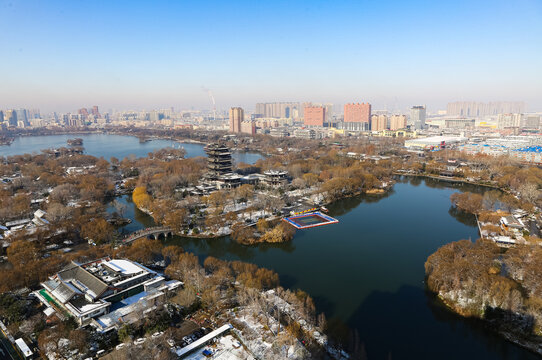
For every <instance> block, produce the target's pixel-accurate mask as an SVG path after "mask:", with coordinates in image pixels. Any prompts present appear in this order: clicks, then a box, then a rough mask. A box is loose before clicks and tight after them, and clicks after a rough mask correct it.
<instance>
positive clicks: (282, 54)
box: [0, 0, 542, 112]
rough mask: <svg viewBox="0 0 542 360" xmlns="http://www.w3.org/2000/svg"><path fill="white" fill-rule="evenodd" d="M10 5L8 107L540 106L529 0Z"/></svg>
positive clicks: (1, 91) (537, 9)
mask: <svg viewBox="0 0 542 360" xmlns="http://www.w3.org/2000/svg"><path fill="white" fill-rule="evenodd" d="M0 6H1V8H2V11H3V13H4V14H5V16H4V21H3V22H2V23H1V24H0V32H1V33H2V34H5V35H7V36H5V37H3V38H0V44H1V45H2V48H3V49H5V50H8V51H5V52H3V56H2V58H1V60H0V63H1V64H2V66H1V67H0V68H1V69H2V76H1V78H2V83H1V84H0V99H2V100H1V101H2V103H1V104H0V107H2V108H28V107H39V108H40V109H42V111H44V112H47V111H52V110H56V111H68V110H71V109H77V108H79V107H81V104H89V103H91V104H92V103H94V104H100V106H101V107H102V108H104V109H109V108H116V109H145V108H146V109H148V108H162V107H170V106H175V107H176V108H186V109H189V108H198V109H212V108H213V105H212V102H211V99H210V97H209V90H210V91H211V92H212V95H214V99H216V107H217V109H220V110H227V109H229V107H231V106H242V107H243V108H246V109H249V110H250V109H253V106H254V104H255V103H257V102H272V101H295V102H306V101H313V102H319V103H326V102H331V103H334V104H346V103H350V102H358V101H365V102H369V103H371V104H373V106H374V108H378V109H388V110H390V111H396V110H404V109H407V108H409V107H410V106H412V105H414V104H419V103H423V104H427V106H428V109H429V111H435V110H437V109H445V108H446V104H447V103H448V102H454V101H477V102H492V101H525V102H526V104H527V108H526V110H527V111H540V110H542V98H541V96H540V95H539V94H540V93H542V81H540V79H542V69H540V66H538V61H537V59H538V58H540V55H542V50H541V49H540V48H538V47H533V46H532V45H533V44H536V43H537V41H538V40H537V39H539V38H540V36H541V35H542V25H541V24H540V22H539V21H538V19H539V18H540V16H541V15H542V5H541V3H540V2H537V1H532V0H525V1H517V2H513V3H508V2H504V1H498V2H489V1H480V2H476V3H470V2H466V1H460V2H439V3H434V2H424V1H411V2H408V3H405V2H398V1H397V2H395V1H387V2H379V3H366V2H359V3H358V2H355V3H354V2H339V3H333V4H329V3H325V2H299V3H295V4H290V3H286V2H273V3H266V4H254V3H251V2H245V1H236V2H228V3H220V2H204V3H197V4H166V3H162V4H158V5H157V4H150V3H149V4H145V3H132V2H130V3H127V2H116V3H114V4H111V3H105V2H96V3H92V4H88V3H61V2H48V3H40V2H9V3H6V2H4V3H2V4H1V5H0ZM285 15H287V16H285ZM232 16H235V17H236V18H240V19H242V21H240V22H237V23H234V24H232V23H231V21H229V19H230V18H231V17H232ZM224 54H235V56H224ZM527 55H528V56H527Z"/></svg>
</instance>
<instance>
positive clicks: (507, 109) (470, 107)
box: [446, 101, 525, 117]
mask: <svg viewBox="0 0 542 360" xmlns="http://www.w3.org/2000/svg"><path fill="white" fill-rule="evenodd" d="M524 111H525V103H524V102H522V101H497V102H490V103H482V102H474V101H457V102H452V103H448V106H447V107H446V115H448V116H460V117H485V116H495V115H498V114H513V113H523V112H524Z"/></svg>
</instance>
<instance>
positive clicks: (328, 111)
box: [323, 103, 333, 123]
mask: <svg viewBox="0 0 542 360" xmlns="http://www.w3.org/2000/svg"><path fill="white" fill-rule="evenodd" d="M323 106H324V108H325V109H326V118H325V120H324V121H325V122H327V123H330V122H331V119H332V116H333V104H330V103H327V104H324V105H323Z"/></svg>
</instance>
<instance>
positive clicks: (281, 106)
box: [254, 102, 301, 119]
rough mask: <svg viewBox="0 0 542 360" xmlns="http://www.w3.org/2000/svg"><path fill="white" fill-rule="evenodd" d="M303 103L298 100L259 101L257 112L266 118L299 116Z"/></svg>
mask: <svg viewBox="0 0 542 360" xmlns="http://www.w3.org/2000/svg"><path fill="white" fill-rule="evenodd" d="M300 110H301V105H300V104H299V103H298V102H274V103H257V104H256V109H255V111H254V113H255V114H257V115H259V117H264V118H287V119H291V118H297V117H298V116H300V112H301V111H300Z"/></svg>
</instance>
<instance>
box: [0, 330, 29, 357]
mask: <svg viewBox="0 0 542 360" xmlns="http://www.w3.org/2000/svg"><path fill="white" fill-rule="evenodd" d="M10 350H11V351H10ZM0 359H1V360H23V359H22V358H21V357H20V356H19V354H18V353H17V352H16V351H15V349H14V348H13V347H12V345H11V343H10V342H9V340H8V339H6V338H5V337H4V335H3V334H2V332H1V331H0Z"/></svg>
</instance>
